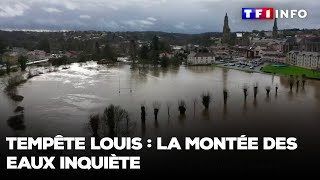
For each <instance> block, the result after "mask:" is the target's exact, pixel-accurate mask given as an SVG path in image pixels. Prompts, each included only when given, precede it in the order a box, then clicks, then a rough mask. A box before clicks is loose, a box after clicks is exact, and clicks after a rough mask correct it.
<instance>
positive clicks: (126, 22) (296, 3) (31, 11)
mask: <svg viewBox="0 0 320 180" xmlns="http://www.w3.org/2000/svg"><path fill="white" fill-rule="evenodd" d="M319 5H320V2H319V1H318V0H309V1H308V2H306V1H303V0H283V1H279V0H228V1H226V0H170V1H168V0H117V1H114V0H90V1H89V0H68V1H65V0H1V2H0V27H1V28H11V29H19V28H20V29H30V28H31V29H32V28H35V29H51V30H60V29H70V30H106V31H135V30H137V31H142V30H143V31H145V30H156V31H167V32H184V33H199V32H212V31H222V26H223V18H224V15H225V13H226V12H228V15H229V23H230V27H231V30H232V31H251V30H253V29H258V30H271V28H272V24H273V22H272V21H244V20H242V19H241V8H242V7H274V8H278V9H281V8H283V9H306V10H308V12H309V14H308V18H307V19H303V20H300V19H294V20H284V19H280V20H279V28H280V29H283V28H320V23H319V20H318V19H319V18H320V11H318V9H317V8H318V7H319ZM48 12H49V13H48ZM39 17H41V18H39ZM42 18H43V19H42Z"/></svg>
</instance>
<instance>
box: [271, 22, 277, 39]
mask: <svg viewBox="0 0 320 180" xmlns="http://www.w3.org/2000/svg"><path fill="white" fill-rule="evenodd" d="M272 36H273V38H277V37H278V24H277V18H275V19H274V24H273V30H272Z"/></svg>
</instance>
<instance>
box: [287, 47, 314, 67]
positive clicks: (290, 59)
mask: <svg viewBox="0 0 320 180" xmlns="http://www.w3.org/2000/svg"><path fill="white" fill-rule="evenodd" d="M286 60H287V63H288V64H291V65H295V66H299V67H303V68H307V69H319V68H320V52H310V51H290V52H289V53H288V54H287V59H286Z"/></svg>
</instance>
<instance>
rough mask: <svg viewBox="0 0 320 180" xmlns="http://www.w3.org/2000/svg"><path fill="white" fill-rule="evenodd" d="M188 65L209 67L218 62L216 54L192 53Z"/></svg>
mask: <svg viewBox="0 0 320 180" xmlns="http://www.w3.org/2000/svg"><path fill="white" fill-rule="evenodd" d="M187 62H188V65H209V64H213V63H215V62H216V56H215V54H214V53H194V52H192V53H190V54H189V55H188V59H187Z"/></svg>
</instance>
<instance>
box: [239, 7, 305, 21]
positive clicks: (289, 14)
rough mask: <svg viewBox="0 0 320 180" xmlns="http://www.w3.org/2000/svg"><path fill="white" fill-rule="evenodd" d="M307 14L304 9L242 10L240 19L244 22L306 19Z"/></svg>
mask: <svg viewBox="0 0 320 180" xmlns="http://www.w3.org/2000/svg"><path fill="white" fill-rule="evenodd" d="M307 15H308V12H307V11H306V10H304V9H301V10H297V9H292V10H278V9H273V8H242V19H246V20H271V19H274V18H282V19H293V18H295V17H298V18H300V19H304V18H306V17H307Z"/></svg>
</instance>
